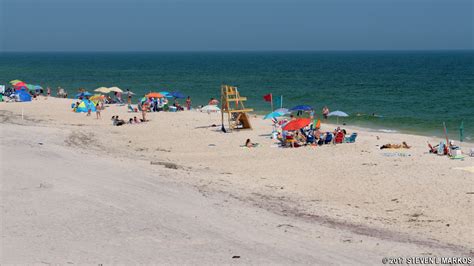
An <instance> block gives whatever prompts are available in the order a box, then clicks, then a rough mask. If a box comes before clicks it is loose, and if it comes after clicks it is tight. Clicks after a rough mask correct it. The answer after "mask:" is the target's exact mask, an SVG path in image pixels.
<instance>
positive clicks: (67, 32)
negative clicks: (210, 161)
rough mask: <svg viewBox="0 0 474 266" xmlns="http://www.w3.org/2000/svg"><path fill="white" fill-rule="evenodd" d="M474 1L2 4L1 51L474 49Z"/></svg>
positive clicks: (37, 0) (12, 0) (6, 0)
mask: <svg viewBox="0 0 474 266" xmlns="http://www.w3.org/2000/svg"><path fill="white" fill-rule="evenodd" d="M473 2H474V1H472V0H358V1H357V0H327V1H321V0H175V1H172V0H168V1H163V0H155V1H152V0H114V1H113V0H0V51H196V50H197V51H227V50H232V51H234V50H237V51H247V50H420V49H421V50H437V49H473V38H474V37H473V36H474V34H473V24H474V22H473V16H474V15H473V13H474V10H473V8H474V7H473Z"/></svg>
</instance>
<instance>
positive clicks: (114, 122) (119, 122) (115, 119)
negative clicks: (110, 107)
mask: <svg viewBox="0 0 474 266" xmlns="http://www.w3.org/2000/svg"><path fill="white" fill-rule="evenodd" d="M124 124H125V121H123V120H122V119H119V116H118V115H117V116H112V125H114V126H121V125H124Z"/></svg>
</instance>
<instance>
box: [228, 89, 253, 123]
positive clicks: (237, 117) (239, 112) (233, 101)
mask: <svg viewBox="0 0 474 266" xmlns="http://www.w3.org/2000/svg"><path fill="white" fill-rule="evenodd" d="M246 100H247V97H241V96H240V94H239V91H238V89H237V87H233V86H229V85H222V86H221V116H222V126H224V113H227V121H228V123H229V129H230V130H234V129H252V125H251V124H250V120H249V116H248V114H247V113H248V112H252V111H253V109H250V108H245V106H244V102H245V101H246Z"/></svg>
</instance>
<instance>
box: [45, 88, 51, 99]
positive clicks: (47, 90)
mask: <svg viewBox="0 0 474 266" xmlns="http://www.w3.org/2000/svg"><path fill="white" fill-rule="evenodd" d="M49 96H51V88H50V87H48V88H46V99H47V97H49Z"/></svg>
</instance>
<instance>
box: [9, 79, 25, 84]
mask: <svg viewBox="0 0 474 266" xmlns="http://www.w3.org/2000/svg"><path fill="white" fill-rule="evenodd" d="M20 82H23V81H21V80H19V79H14V80H11V81H10V84H12V85H16V84H17V83H20Z"/></svg>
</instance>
